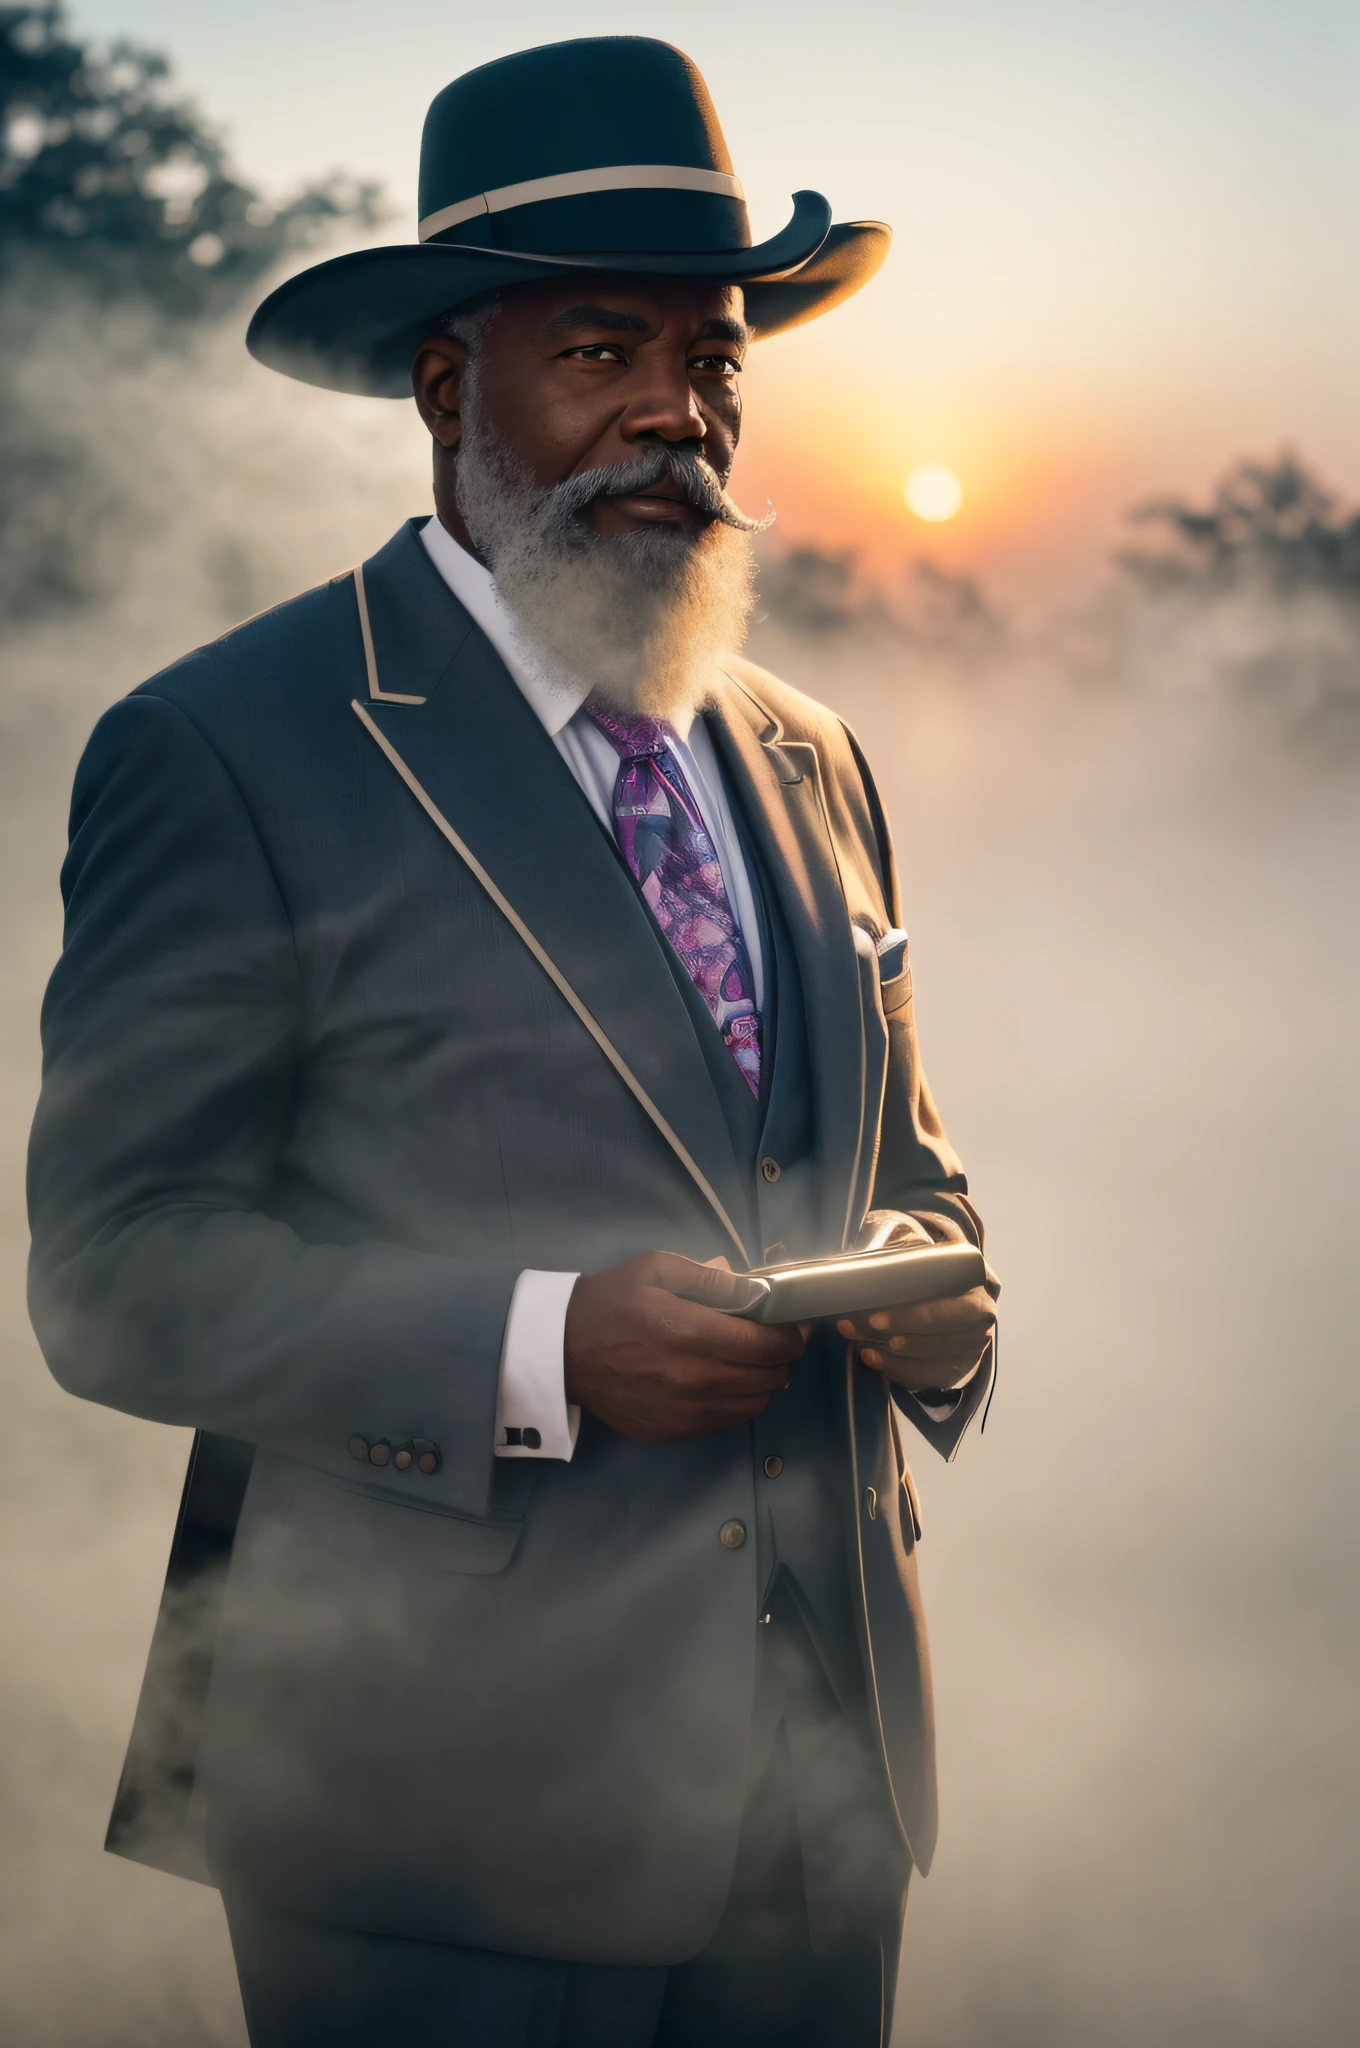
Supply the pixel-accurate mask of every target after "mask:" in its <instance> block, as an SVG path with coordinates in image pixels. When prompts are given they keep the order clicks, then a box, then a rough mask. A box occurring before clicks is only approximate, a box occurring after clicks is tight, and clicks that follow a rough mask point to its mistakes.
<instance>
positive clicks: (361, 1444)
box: [349, 1436, 368, 1459]
mask: <svg viewBox="0 0 1360 2048" xmlns="http://www.w3.org/2000/svg"><path fill="white" fill-rule="evenodd" d="M349 1454H350V1456H351V1458H365V1459H366V1458H367V1457H368V1438H367V1437H366V1436H352V1437H351V1438H350V1440H349Z"/></svg>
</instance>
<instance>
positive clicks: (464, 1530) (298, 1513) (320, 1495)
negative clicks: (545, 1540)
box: [287, 1472, 524, 1575]
mask: <svg viewBox="0 0 1360 2048" xmlns="http://www.w3.org/2000/svg"><path fill="white" fill-rule="evenodd" d="M287 1522H288V1533H289V1538H290V1540H297V1541H300V1542H302V1543H304V1544H316V1545H321V1546H324V1547H325V1548H326V1549H327V1550H329V1551H331V1552H333V1553H337V1554H340V1555H343V1556H344V1557H345V1558H346V1559H348V1560H352V1561H353V1562H354V1563H355V1564H367V1565H371V1566H373V1567H376V1568H377V1569H378V1570H394V1571H399V1572H400V1571H406V1570H408V1569H410V1570H416V1571H420V1570H424V1571H434V1572H467V1573H471V1574H474V1575H475V1574H480V1575H485V1574H487V1573H490V1572H501V1571H504V1570H505V1568H506V1566H507V1565H508V1564H509V1562H510V1560H511V1558H512V1557H513V1556H514V1554H515V1546H516V1544H517V1543H518V1542H519V1536H520V1530H521V1529H522V1528H523V1527H524V1517H523V1515H522V1514H520V1515H501V1516H494V1517H492V1518H491V1519H490V1520H488V1521H474V1520H472V1519H471V1518H470V1517H468V1516H466V1515H451V1514H448V1513H445V1512H442V1511H441V1510H439V1509H433V1508H423V1507H414V1506H412V1507H408V1506H406V1504H405V1503H404V1502H402V1501H392V1500H383V1499H380V1498H378V1496H376V1495H375V1494H373V1493H370V1492H368V1491H367V1490H366V1489H365V1488H363V1487H359V1486H347V1485H346V1484H345V1482H344V1481H343V1480H339V1479H329V1478H323V1477H322V1476H321V1475H320V1474H319V1473H315V1472H307V1473H303V1474H302V1476H301V1477H300V1478H299V1480H298V1482H297V1485H296V1487H295V1488H294V1490H293V1497H292V1500H291V1502H290V1503H289V1508H288V1518H287Z"/></svg>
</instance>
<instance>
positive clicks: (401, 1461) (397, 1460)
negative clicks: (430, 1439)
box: [392, 1444, 415, 1472]
mask: <svg viewBox="0 0 1360 2048" xmlns="http://www.w3.org/2000/svg"><path fill="white" fill-rule="evenodd" d="M414 1458H415V1452H414V1451H413V1450H412V1449H411V1446H410V1444H398V1446H397V1448H396V1450H395V1451H393V1453H392V1463H393V1464H394V1465H395V1466H396V1468H397V1470H398V1472H409V1471H410V1469H411V1465H412V1462H413V1460H414Z"/></svg>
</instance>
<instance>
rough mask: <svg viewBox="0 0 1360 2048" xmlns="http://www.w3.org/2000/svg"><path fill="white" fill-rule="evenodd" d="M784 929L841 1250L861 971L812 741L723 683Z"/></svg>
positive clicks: (851, 1201)
mask: <svg viewBox="0 0 1360 2048" xmlns="http://www.w3.org/2000/svg"><path fill="white" fill-rule="evenodd" d="M707 717H708V722H709V725H710V728H711V730H712V732H713V737H714V742H715V744H716V746H717V749H718V752H719V755H720V756H721V759H722V764H723V767H724V769H725V771H726V772H727V774H728V775H729V776H730V777H731V779H732V782H733V784H734V786H735V787H736V790H737V792H738V794H739V796H740V799H741V802H742V806H743V809H744V810H745V813H746V817H747V819H748V821H749V823H750V828H751V830H752V832H753V833H754V834H755V836H756V839H757V841H758V844H759V848H760V852H761V855H762V857H763V860H764V863H765V868H766V872H767V874H768V875H769V877H770V881H771V885H772V887H773V888H774V889H775V890H776V891H777V893H778V896H779V901H780V907H781V909H782V910H783V913H784V917H785V920H786V922H787V924H788V928H789V935H790V939H791V941H792V945H793V949H794V954H795V957H796V959H797V961H798V969H799V973H800V976H801V978H802V984H803V1002H804V1006H805V1010H806V1015H807V1028H808V1041H809V1043H808V1052H809V1061H810V1066H811V1071H812V1087H813V1095H814V1103H815V1130H816V1142H817V1150H818V1158H819V1163H820V1170H821V1182H822V1187H823V1189H824V1207H823V1223H824V1228H825V1231H826V1236H827V1241H828V1244H829V1245H830V1246H832V1247H834V1248H837V1249H838V1248H839V1247H840V1246H841V1244H842V1243H843V1242H845V1241H846V1238H847V1235H848V1233H850V1232H851V1231H853V1229H854V1228H855V1227H856V1226H857V1224H858V1220H859V1219H858V1216H857V1215H856V1214H855V1213H854V1212H855V1210H856V1207H857V1204H858V1199H859V1194H860V1191H861V1187H862V1182H863V1171H862V1166H863V1146H864V1125H865V1117H864V1106H865V1043H864V1020H863V1014H862V1011H861V1006H860V968H859V963H858V960H857V956H856V952H855V944H854V935H853V932H852V930H851V925H850V916H849V911H848V909H847V907H846V901H845V892H844V890H843V889H842V887H841V879H840V871H839V867H838V865H837V860H836V850H835V846H834V844H833V842H832V837H831V832H830V827H829V825H828V823H827V817H826V809H825V806H824V803H823V800H822V792H821V762H820V760H819V758H818V754H817V749H816V747H815V746H814V745H813V744H812V743H811V742H810V741H801V740H800V741H794V740H786V739H785V738H784V736H783V728H782V726H781V725H780V722H779V720H778V719H777V718H775V717H774V715H773V714H772V713H771V712H770V711H768V710H767V709H766V707H765V706H764V705H763V704H761V703H760V702H759V701H758V700H757V699H756V698H755V697H754V696H752V695H751V693H750V692H749V691H748V690H747V689H746V688H745V686H744V685H743V684H740V683H738V682H737V681H735V679H734V678H732V677H730V676H729V677H725V678H724V688H723V690H722V693H721V696H720V698H719V701H718V704H717V706H716V707H715V708H714V709H713V710H711V711H710V712H709V713H708V714H707Z"/></svg>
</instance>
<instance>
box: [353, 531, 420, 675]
mask: <svg viewBox="0 0 1360 2048" xmlns="http://www.w3.org/2000/svg"><path fill="white" fill-rule="evenodd" d="M351 574H352V575H353V577H354V595H355V598H356V599H357V601H358V605H359V631H360V633H361V634H362V635H363V642H364V667H365V668H366V669H367V670H368V701H369V703H370V704H424V703H425V702H426V701H427V700H426V699H425V698H424V697H399V696H397V694H396V692H395V691H393V690H384V689H380V688H379V685H378V657H377V655H376V654H375V653H374V652H373V628H372V626H370V624H369V623H368V598H367V595H366V594H365V591H364V572H363V570H362V569H361V568H360V566H359V564H358V563H357V562H356V563H355V565H354V568H353V570H352V571H351Z"/></svg>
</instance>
